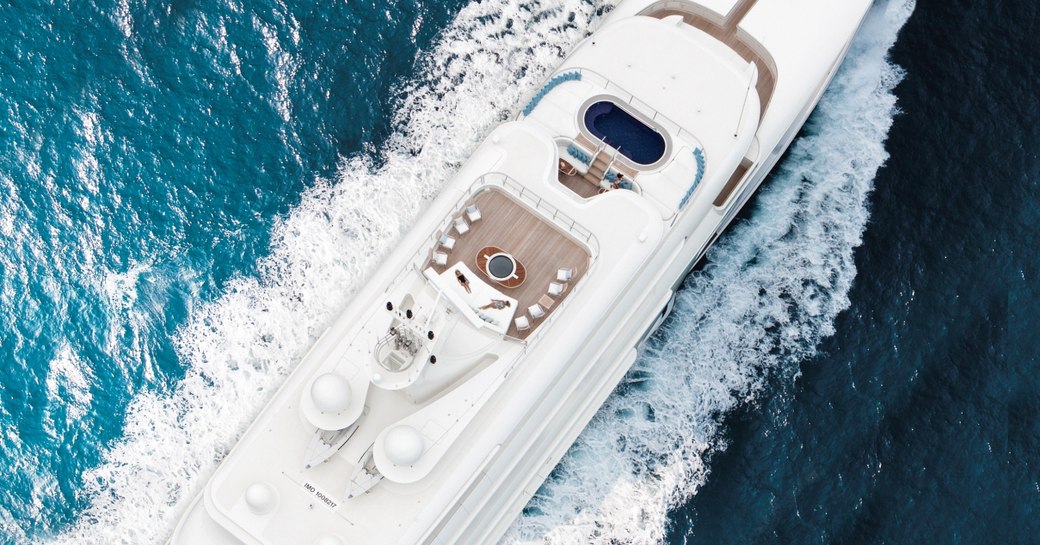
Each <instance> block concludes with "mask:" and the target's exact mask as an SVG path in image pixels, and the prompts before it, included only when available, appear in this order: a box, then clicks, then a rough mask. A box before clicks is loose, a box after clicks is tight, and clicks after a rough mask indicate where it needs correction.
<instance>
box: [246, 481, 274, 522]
mask: <svg viewBox="0 0 1040 545" xmlns="http://www.w3.org/2000/svg"><path fill="white" fill-rule="evenodd" d="M277 504H278V493H277V492H275V490H274V487H272V486H271V485H269V484H267V483H253V484H251V485H249V488H247V489H246V505H248V506H249V510H250V511H252V512H253V513H255V514H257V515H266V514H267V513H270V512H271V510H272V509H274V507H275V505H277Z"/></svg>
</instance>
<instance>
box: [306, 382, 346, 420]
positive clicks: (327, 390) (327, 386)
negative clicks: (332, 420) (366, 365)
mask: <svg viewBox="0 0 1040 545" xmlns="http://www.w3.org/2000/svg"><path fill="white" fill-rule="evenodd" d="M311 401H313V402H314V406H315V407H317V409H318V410H319V411H321V412H322V413H324V414H340V413H342V412H343V411H346V410H347V408H348V407H350V382H348V381H347V379H345V378H343V376H342V375H339V374H336V373H325V374H324V375H321V376H319V377H318V378H316V379H314V383H313V384H311Z"/></svg>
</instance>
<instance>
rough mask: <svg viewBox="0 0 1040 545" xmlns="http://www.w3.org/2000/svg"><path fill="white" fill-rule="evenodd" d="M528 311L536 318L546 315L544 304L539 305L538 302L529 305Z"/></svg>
mask: <svg viewBox="0 0 1040 545" xmlns="http://www.w3.org/2000/svg"><path fill="white" fill-rule="evenodd" d="M527 312H528V313H529V314H530V315H531V318H534V319H535V320H537V319H538V318H541V317H542V316H545V311H544V310H542V305H539V304H538V303H535V304H533V305H531V306H529V307H527Z"/></svg>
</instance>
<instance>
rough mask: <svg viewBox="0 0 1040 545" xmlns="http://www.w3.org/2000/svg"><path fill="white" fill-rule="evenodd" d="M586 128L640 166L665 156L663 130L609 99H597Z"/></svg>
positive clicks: (586, 115)
mask: <svg viewBox="0 0 1040 545" xmlns="http://www.w3.org/2000/svg"><path fill="white" fill-rule="evenodd" d="M585 128H587V129H588V130H589V132H591V133H592V134H593V136H595V137H596V138H599V139H600V140H602V141H604V142H606V143H607V144H609V145H610V146H612V147H613V148H614V149H616V150H618V151H620V152H621V153H622V155H624V156H625V157H628V158H629V159H631V160H632V161H634V162H636V163H638V164H640V165H649V164H653V163H655V162H657V161H658V160H659V159H661V157H664V148H665V142H664V137H663V136H661V133H659V132H657V131H656V130H654V129H653V128H652V127H649V126H647V125H646V124H645V123H643V122H642V121H640V120H638V119H636V118H635V117H633V116H632V114H630V113H628V112H626V111H625V110H624V109H623V108H621V107H620V106H618V105H617V104H614V103H613V102H610V101H609V100H601V101H599V102H596V103H594V104H592V105H591V106H589V107H588V109H587V110H585Z"/></svg>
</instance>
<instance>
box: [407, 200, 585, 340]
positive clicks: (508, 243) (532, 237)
mask: <svg viewBox="0 0 1040 545" xmlns="http://www.w3.org/2000/svg"><path fill="white" fill-rule="evenodd" d="M470 204H476V205H477V207H478V208H479V209H480V214H481V219H480V220H479V221H476V222H473V223H471V224H470V226H469V231H468V232H467V233H466V234H464V235H459V234H458V233H457V232H456V231H455V229H454V228H451V229H449V233H448V234H449V235H450V236H452V237H454V238H455V246H454V248H453V249H452V250H451V251H450V252H447V253H448V262H447V265H445V266H441V265H437V264H436V263H434V262H433V260H432V255H433V251H446V250H443V249H442V248H439V247H438V248H436V249H435V250H433V251H431V253H430V258H429V259H428V261H427V263H426V266H428V267H432V268H433V269H434V270H435V271H437V272H438V273H442V272H444V271H445V270H446V269H448V268H450V267H452V266H453V265H454V264H456V263H458V262H460V261H461V262H462V263H464V264H465V265H466V266H467V267H469V268H470V270H472V271H473V273H474V274H476V275H478V276H479V279H480V280H481V281H483V282H485V283H487V284H489V285H491V286H493V287H494V288H495V289H497V290H499V291H500V292H501V293H502V294H503V295H507V296H509V297H512V298H514V299H516V300H517V301H518V305H517V306H518V308H517V309H516V314H515V316H514V318H517V317H520V316H524V315H527V316H528V319H529V320H530V321H531V327H530V329H527V330H524V331H518V330H517V328H516V323H515V322H514V323H510V324H509V331H508V333H507V334H508V335H509V336H511V337H515V338H518V339H526V338H527V337H528V335H530V334H531V333H532V332H533V331H534V330H535V329H537V328H538V327H539V326H540V325H541V324H542V322H544V321H545V320H546V319H548V318H549V315H550V314H552V313H553V312H555V311H556V309H557V308H559V306H560V304H561V302H562V301H563V300H564V299H566V298H567V296H568V295H570V293H571V292H572V290H573V289H574V287H575V285H577V283H578V282H579V281H581V278H582V276H584V275H585V273H586V272H587V271H588V268H589V263H590V259H591V254H590V253H589V251H588V249H587V248H586V247H585V246H584V245H582V244H580V243H579V242H577V241H576V240H575V239H574V238H573V237H571V236H570V235H569V234H567V233H566V232H564V231H563V230H562V229H561V228H559V227H557V226H556V225H554V224H553V223H552V222H551V221H549V220H547V219H545V218H544V217H543V216H541V215H539V214H537V213H535V212H534V211H532V210H531V209H530V208H529V207H528V206H526V205H524V204H522V203H521V202H519V201H518V200H516V199H515V198H514V197H513V196H511V195H509V194H507V193H506V192H505V191H503V190H501V189H498V188H494V187H490V188H488V189H486V190H484V191H481V192H479V193H477V194H476V195H474V196H473V197H472V198H471V199H469V200H468V201H466V203H465V204H464V205H463V207H462V210H461V211H459V212H456V216H458V215H459V214H462V215H464V210H465V207H466V206H469V205H470ZM437 238H438V239H439V238H440V233H438V234H437ZM489 246H493V247H497V248H501V249H502V250H503V251H505V252H507V253H509V254H511V255H512V256H513V257H514V258H515V259H516V260H517V261H519V262H520V263H521V264H522V265H523V267H524V269H525V270H526V275H525V277H524V281H523V283H522V284H520V285H519V286H517V287H514V288H508V287H505V286H503V285H502V284H500V283H498V282H495V281H494V280H492V279H491V278H490V277H489V276H488V275H487V273H486V272H485V271H484V270H482V269H481V268H480V267H479V266H478V265H477V260H478V259H479V258H480V255H479V254H480V252H481V250H483V249H484V248H486V247H489ZM567 267H569V268H572V269H574V277H573V278H572V279H571V280H570V282H568V285H567V289H566V290H564V292H563V293H562V294H560V295H558V296H556V297H555V298H553V299H554V304H553V305H552V306H550V307H549V308H547V309H545V316H543V317H541V318H540V319H537V320H535V319H533V318H531V317H530V315H529V314H527V309H528V307H530V306H531V305H534V304H535V303H538V302H539V300H540V299H541V298H542V297H543V296H545V295H546V294H547V291H548V289H549V283H550V282H555V281H556V273H557V271H558V270H559V269H560V268H567Z"/></svg>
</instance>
